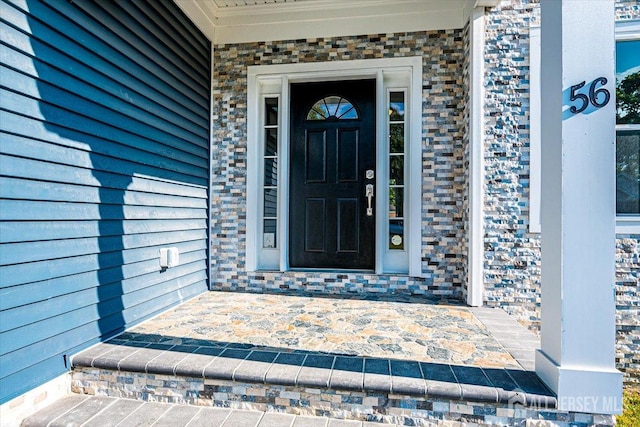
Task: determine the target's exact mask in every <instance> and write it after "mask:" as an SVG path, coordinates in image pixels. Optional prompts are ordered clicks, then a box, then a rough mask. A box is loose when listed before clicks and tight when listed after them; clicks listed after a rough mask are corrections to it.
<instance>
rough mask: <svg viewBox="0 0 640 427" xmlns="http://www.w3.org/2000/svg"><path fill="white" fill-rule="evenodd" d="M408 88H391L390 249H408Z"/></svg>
mask: <svg viewBox="0 0 640 427" xmlns="http://www.w3.org/2000/svg"><path fill="white" fill-rule="evenodd" d="M405 140H406V129H405V91H404V90H402V91H398V90H391V91H389V153H388V154H389V242H388V245H389V250H394V251H396V250H404V249H405V235H404V213H405V207H404V200H405V197H404V196H405V191H404V190H405Z"/></svg>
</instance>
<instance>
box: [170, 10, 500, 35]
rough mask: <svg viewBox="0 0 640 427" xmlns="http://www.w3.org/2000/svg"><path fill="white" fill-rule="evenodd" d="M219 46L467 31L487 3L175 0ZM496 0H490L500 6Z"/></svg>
mask: <svg viewBox="0 0 640 427" xmlns="http://www.w3.org/2000/svg"><path fill="white" fill-rule="evenodd" d="M175 1H176V3H177V4H178V5H179V6H180V7H181V8H182V9H183V10H184V11H185V13H186V14H187V15H188V16H189V17H190V18H191V20H192V21H194V22H195V23H196V25H198V27H199V28H200V29H201V30H202V31H203V32H204V33H205V34H206V35H207V37H208V38H209V39H210V40H211V41H212V42H213V43H214V44H230V43H242V42H255V41H271V40H289V39H300V38H315V37H334V36H344V35H356V34H378V33H389V32H404V31H425V30H442V29H451V28H462V27H463V26H464V24H465V22H466V20H467V18H468V16H469V13H470V11H471V10H472V9H473V7H475V6H477V5H480V6H484V5H485V4H484V3H486V2H487V0H393V1H390V0H175ZM496 1H497V0H491V2H493V3H495V2H496Z"/></svg>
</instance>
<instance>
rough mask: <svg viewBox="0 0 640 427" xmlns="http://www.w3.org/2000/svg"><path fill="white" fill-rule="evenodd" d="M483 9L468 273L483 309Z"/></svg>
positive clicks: (470, 300) (475, 25)
mask: <svg viewBox="0 0 640 427" xmlns="http://www.w3.org/2000/svg"><path fill="white" fill-rule="evenodd" d="M484 29H485V26H484V7H476V8H474V9H473V11H472V12H471V16H470V19H469V36H470V37H469V38H470V43H471V48H470V49H469V50H470V52H471V61H470V67H469V77H470V79H469V80H470V87H469V106H470V112H469V117H470V119H471V123H470V128H469V144H470V147H469V249H468V251H469V253H468V257H469V273H468V274H467V304H469V305H470V306H475V307H478V306H481V305H482V304H483V294H484V241H483V238H484V215H483V206H484V198H483V189H484V182H483V177H484V156H483V148H484V147H483V141H484V126H483V123H484V102H485V99H484Z"/></svg>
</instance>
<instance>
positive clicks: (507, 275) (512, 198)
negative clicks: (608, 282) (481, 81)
mask: <svg viewBox="0 0 640 427" xmlns="http://www.w3.org/2000/svg"><path fill="white" fill-rule="evenodd" d="M537 3H538V1H537V0H502V1H501V2H500V4H499V5H498V6H497V7H495V8H492V9H489V10H488V11H487V13H486V17H485V19H486V21H485V22H486V34H485V36H486V47H485V72H486V82H485V85H486V86H485V90H486V104H485V108H486V111H485V127H486V128H485V138H486V141H485V147H484V156H485V171H486V173H485V194H484V196H485V210H484V213H485V224H484V225H485V263H484V264H485V277H484V280H485V300H486V304H487V305H493V306H500V307H502V308H504V309H505V310H506V311H508V312H509V313H511V314H513V315H516V316H518V318H519V319H520V321H521V322H522V323H524V324H526V325H528V326H530V327H531V328H532V329H534V330H536V329H538V328H539V319H540V310H539V309H540V239H539V234H537V233H536V234H532V233H529V166H530V165H529V26H530V24H531V23H534V22H535V23H536V24H538V25H539V23H540V10H539V5H538V4H537ZM616 19H617V20H628V19H640V3H639V2H638V1H637V0H630V1H627V0H625V1H620V0H618V1H616ZM616 262H617V276H616V304H617V325H618V326H617V330H618V333H617V354H616V361H617V364H618V367H619V368H620V369H622V370H624V371H625V372H626V373H627V375H626V376H625V379H626V380H627V381H638V376H639V373H640V356H639V355H640V236H638V235H624V236H623V235H618V239H617V254H616Z"/></svg>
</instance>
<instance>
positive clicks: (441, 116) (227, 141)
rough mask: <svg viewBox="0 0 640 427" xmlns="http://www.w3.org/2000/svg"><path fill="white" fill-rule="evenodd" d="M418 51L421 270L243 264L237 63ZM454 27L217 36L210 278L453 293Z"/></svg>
mask: <svg viewBox="0 0 640 427" xmlns="http://www.w3.org/2000/svg"><path fill="white" fill-rule="evenodd" d="M407 56H421V57H422V58H423V81H422V86H423V99H422V106H423V111H422V118H423V122H422V141H421V143H422V153H423V154H422V171H423V174H422V193H423V208H422V230H423V233H422V273H423V278H408V277H398V276H388V275H383V276H376V275H363V274H354V273H350V274H337V273H274V272H260V273H246V272H245V250H246V228H247V227H246V226H247V224H246V194H247V191H246V190H247V189H246V175H247V173H246V172H247V147H246V144H247V137H246V134H247V123H246V116H247V102H246V99H247V67H248V66H251V65H268V64H293V63H302V62H330V61H349V60H354V59H374V58H394V57H407ZM463 56H464V55H463V31H462V30H446V31H445V30H442V31H430V32H420V33H411V34H406V33H402V34H377V35H366V36H355V37H336V38H321V39H306V40H291V41H277V42H271V41H268V42H261V43H247V44H238V45H218V46H215V50H214V81H213V140H214V144H213V148H212V151H213V153H212V157H213V166H212V180H213V183H212V184H213V185H212V190H213V191H212V194H211V203H212V218H213V219H212V222H211V230H212V242H211V243H212V250H213V253H214V256H213V261H212V270H211V271H212V278H211V279H212V280H211V283H212V287H213V289H221V290H233V291H235V290H241V291H257V292H262V291H271V292H280V291H287V292H292V291H293V292H326V293H351V292H385V293H407V292H408V293H411V294H428V295H444V296H454V297H460V296H461V294H462V276H461V274H462V271H463V269H464V266H465V265H466V251H465V247H466V245H465V240H466V237H465V231H464V228H463V225H462V211H463V209H462V200H463V198H464V194H465V190H464V180H465V170H464V165H463V150H464V148H463V141H462V123H463V110H464V96H463V93H464V85H463V70H462V63H463Z"/></svg>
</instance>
